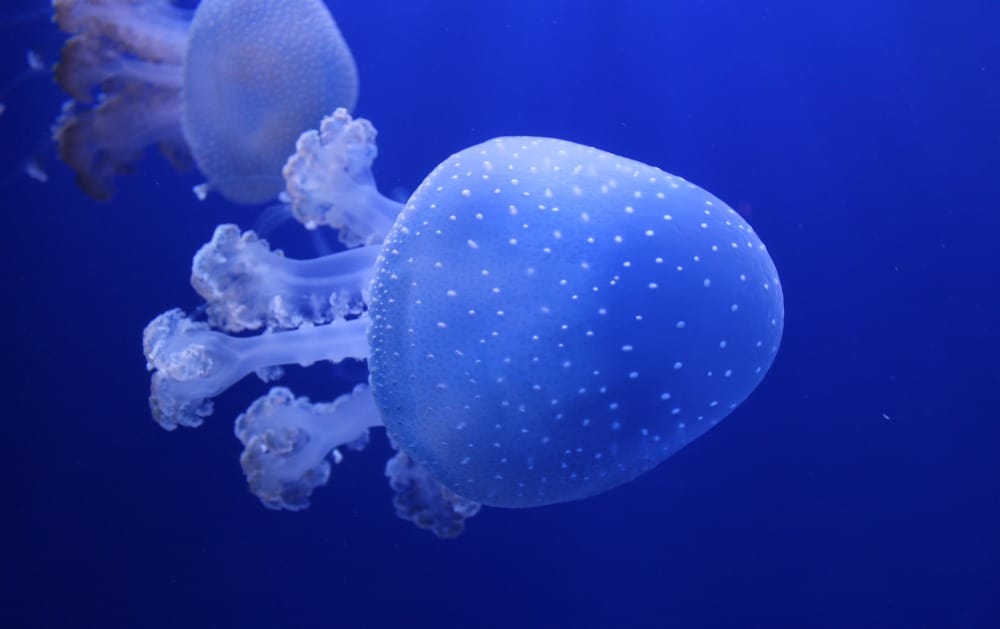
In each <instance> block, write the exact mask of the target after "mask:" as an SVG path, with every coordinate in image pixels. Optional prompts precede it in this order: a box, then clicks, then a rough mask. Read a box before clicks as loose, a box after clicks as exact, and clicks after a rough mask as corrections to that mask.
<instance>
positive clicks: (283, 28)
mask: <svg viewBox="0 0 1000 629" xmlns="http://www.w3.org/2000/svg"><path fill="white" fill-rule="evenodd" d="M54 7H55V21H56V23H57V24H58V25H59V26H60V28H61V29H62V30H64V31H65V32H67V33H69V34H70V35H71V37H70V39H69V40H68V41H67V43H66V45H65V47H64V49H63V52H62V55H61V58H60V60H59V63H58V64H57V65H56V68H55V76H56V80H57V81H58V83H59V84H60V86H61V87H62V88H63V89H64V90H65V91H66V92H67V93H68V94H69V95H70V96H71V97H72V99H73V100H71V101H69V102H68V103H67V104H66V105H65V107H64V109H63V113H62V116H61V117H60V119H59V120H58V121H57V123H56V125H55V127H54V137H55V140H56V141H57V143H58V145H59V152H60V156H61V158H62V159H63V161H65V162H66V163H67V164H69V166H70V167H71V168H73V170H74V171H75V172H76V174H77V181H78V182H79V183H80V185H81V187H82V188H83V189H84V190H85V191H86V192H87V193H88V194H90V195H91V196H93V197H95V198H98V199H106V198H108V197H109V196H110V195H111V194H112V191H113V186H114V178H115V176H116V175H117V174H119V173H121V172H126V171H128V170H129V169H130V168H131V167H132V164H133V163H134V162H135V161H136V160H137V159H138V157H139V156H140V155H141V153H142V152H143V150H144V149H145V148H146V147H148V146H153V145H158V146H159V147H160V149H161V150H162V152H163V153H164V154H165V155H166V156H167V158H168V159H169V160H170V161H171V162H172V163H173V164H174V165H176V166H178V167H184V166H186V165H188V164H190V162H191V158H192V157H193V161H194V163H195V164H196V165H197V167H198V169H199V170H200V171H201V173H202V174H203V175H204V176H205V177H206V178H207V180H208V181H207V186H206V188H205V189H208V190H215V191H218V192H219V193H221V194H222V195H223V196H224V197H226V198H227V199H229V200H231V201H234V202H237V203H260V202H265V201H268V200H269V199H271V198H273V197H274V196H276V195H277V194H278V193H279V192H280V190H281V188H282V185H283V182H282V179H281V176H280V171H281V166H282V164H284V162H285V159H286V158H287V157H288V154H289V153H291V152H292V151H293V150H294V144H295V140H296V138H298V136H299V135H300V134H301V133H302V132H303V131H305V130H306V129H309V128H310V127H312V126H313V125H314V124H315V121H316V120H317V119H319V118H320V117H321V116H323V115H324V114H326V113H327V112H330V111H332V110H333V109H334V108H336V107H346V108H351V107H353V106H354V103H355V101H356V99H357V92H358V77H357V70H356V67H355V64H354V59H353V57H352V56H351V52H350V50H349V49H348V47H347V44H346V43H345V42H344V39H343V37H342V36H341V34H340V31H339V29H338V28H337V25H336V23H335V22H334V20H333V18H332V17H331V15H330V13H329V11H328V10H327V8H326V6H325V5H324V4H323V2H322V0H296V1H295V2H275V1H274V0H202V2H201V3H200V4H199V5H198V6H197V8H196V9H195V10H194V11H193V12H191V11H187V10H183V9H180V8H178V7H176V6H174V5H173V4H172V3H171V2H170V1H169V0H54Z"/></svg>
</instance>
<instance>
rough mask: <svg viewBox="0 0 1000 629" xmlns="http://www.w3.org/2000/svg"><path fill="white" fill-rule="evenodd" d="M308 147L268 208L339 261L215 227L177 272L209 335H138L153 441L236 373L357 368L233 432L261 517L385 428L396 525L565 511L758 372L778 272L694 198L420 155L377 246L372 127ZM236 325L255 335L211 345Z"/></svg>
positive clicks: (517, 160)
mask: <svg viewBox="0 0 1000 629" xmlns="http://www.w3.org/2000/svg"><path fill="white" fill-rule="evenodd" d="M323 129H324V132H321V133H319V134H316V133H315V132H313V133H311V134H307V135H305V136H304V137H303V139H302V140H300V142H299V145H298V148H299V153H298V154H297V156H295V157H293V158H292V159H291V160H289V163H288V166H287V167H286V169H285V175H286V179H287V180H288V188H289V193H288V198H289V199H291V200H293V202H299V203H302V204H304V205H305V206H308V207H309V208H312V209H311V210H305V209H303V208H300V210H299V211H298V212H297V215H300V216H309V217H313V222H317V223H318V222H322V223H325V224H330V225H334V226H337V227H338V229H341V230H342V233H347V234H349V235H350V236H349V237H348V238H347V240H348V241H349V242H352V243H356V244H359V246H358V247H355V248H352V249H348V250H346V251H344V252H340V253H336V254H333V255H331V256H326V257H324V258H319V259H316V260H311V261H290V260H286V259H285V258H283V257H282V256H281V255H280V254H278V253H275V252H270V251H269V249H268V248H267V245H266V243H265V242H264V241H262V240H260V239H258V238H256V237H255V236H254V235H253V234H252V233H245V234H241V233H240V232H239V230H238V229H237V228H235V227H234V226H220V227H219V228H218V229H217V230H216V235H215V238H214V239H213V241H212V242H211V243H209V244H208V245H206V246H205V247H204V248H203V249H202V250H201V251H200V252H199V254H198V256H196V260H195V264H194V272H193V275H194V279H193V283H194V285H195V287H196V288H197V289H198V291H199V293H200V294H201V295H202V296H203V297H204V298H205V299H206V300H207V302H208V304H209V306H208V309H207V312H208V321H206V322H202V321H195V320H193V319H192V318H190V317H187V316H185V315H184V314H183V313H182V312H181V311H179V310H172V311H169V312H167V313H164V314H163V315H161V316H160V317H158V318H157V319H155V320H154V321H153V322H152V323H150V325H149V326H148V327H147V329H146V332H145V335H144V348H145V352H146V358H147V361H148V364H149V368H150V369H151V370H153V371H154V373H153V376H152V395H151V398H150V404H151V408H152V410H153V415H154V417H155V418H156V419H157V421H159V422H160V424H161V425H162V426H164V427H165V428H168V429H172V428H174V427H176V426H177V425H188V426H196V425H198V424H200V423H201V421H202V420H203V418H204V417H206V416H207V415H209V414H210V413H211V410H212V407H211V399H212V398H213V397H215V396H216V395H218V394H220V393H221V392H222V391H224V390H225V389H226V388H227V387H228V386H230V385H231V384H232V383H233V382H235V381H236V380H238V379H240V378H242V377H243V376H245V375H247V374H249V373H251V372H257V373H258V375H260V376H261V377H262V378H264V379H265V380H269V379H273V378H275V377H278V376H279V375H280V371H275V367H280V365H283V364H293V363H297V364H302V365H308V364H311V363H314V362H317V361H320V360H329V361H340V360H345V359H355V360H367V361H368V367H369V370H370V374H369V383H368V384H361V385H359V386H358V387H356V388H355V389H354V390H353V391H352V392H351V393H349V394H346V395H345V396H341V398H338V400H337V401H335V402H333V404H332V405H329V404H327V405H310V404H309V403H308V402H307V401H306V400H304V399H299V400H296V399H294V397H293V396H292V395H291V393H290V392H288V391H287V389H273V390H272V392H271V394H269V396H265V398H262V399H263V400H265V401H263V402H262V401H260V400H258V401H257V402H255V403H254V405H252V406H251V409H250V410H249V411H248V412H247V413H246V414H245V415H244V416H242V417H241V418H240V419H239V420H238V421H237V434H238V436H239V438H240V440H241V441H242V442H243V443H244V446H245V450H244V454H243V457H242V459H241V462H242V464H243V470H244V473H245V474H246V476H247V478H248V480H249V482H250V486H251V490H252V491H253V492H254V493H255V494H257V495H258V497H260V498H261V500H262V501H263V502H264V504H266V505H268V506H271V507H284V508H290V509H298V508H302V507H304V506H306V505H307V504H308V496H309V495H310V493H311V491H312V489H313V488H315V487H316V486H318V485H321V484H323V483H324V482H326V480H327V479H328V477H329V470H330V466H329V463H328V460H329V458H333V460H334V461H335V462H339V460H340V458H341V455H340V452H339V450H338V447H339V446H350V447H357V446H358V445H360V444H361V443H363V442H364V441H365V439H366V437H367V433H368V430H369V429H370V428H372V427H377V426H385V428H386V430H387V433H388V435H389V436H390V439H391V441H392V443H393V444H394V446H396V447H397V448H398V449H399V452H398V454H397V455H396V457H394V458H393V459H392V460H391V461H390V463H389V465H388V466H387V468H386V471H387V474H388V475H389V477H390V484H391V485H392V487H393V489H394V491H395V492H396V499H395V503H396V509H397V513H398V514H399V515H400V516H401V517H404V518H407V519H411V520H413V521H414V522H416V523H417V524H418V525H420V526H423V527H425V528H430V529H431V530H433V531H434V532H435V533H437V534H438V535H442V536H453V535H457V534H458V533H459V532H461V530H462V525H463V521H464V519H466V518H467V517H470V516H471V515H473V514H474V513H475V512H476V511H477V510H478V508H479V504H486V505H492V506H500V507H531V506H539V505H544V504H551V503H557V502H564V501H568V500H576V499H580V498H584V497H587V496H592V495H595V494H597V493H600V492H603V491H606V490H608V489H611V488H613V487H616V486H618V485H620V484H622V483H625V482H627V481H629V480H631V479H633V478H635V477H636V476H638V475H640V474H642V473H643V472H645V471H647V470H649V469H651V468H653V467H655V466H656V465H657V464H659V463H660V462H662V461H663V460H665V459H666V458H667V457H669V456H670V455H672V454H673V453H674V452H677V451H678V450H679V449H680V448H682V447H683V446H684V445H686V444H687V443H689V442H690V441H691V440H693V439H695V438H697V437H698V436H700V435H701V434H703V433H704V432H705V431H707V430H708V429H709V428H710V427H711V426H714V425H715V424H717V423H718V422H719V421H720V420H721V419H723V418H724V417H725V416H726V415H728V414H729V413H730V412H732V410H733V409H735V408H736V407H737V406H738V405H739V404H740V403H741V402H742V401H743V400H745V399H746V398H747V397H748V396H749V395H750V393H751V392H752V391H753V390H754V388H756V386H757V385H758V384H759V383H760V382H761V380H762V379H763V377H764V374H765V373H766V371H767V369H768V368H769V367H770V365H771V363H772V361H773V359H774V356H775V353H776V352H777V348H778V345H779V342H780V338H781V332H782V326H783V316H784V315H783V300H782V293H781V287H780V284H779V282H778V277H777V272H776V270H775V268H774V265H773V263H772V261H771V258H770V256H769V255H768V253H767V251H766V250H765V248H764V246H763V244H762V243H761V241H760V239H759V238H758V237H757V235H756V234H755V233H754V232H753V230H752V229H751V228H750V226H749V225H748V224H747V223H746V222H745V221H744V220H743V219H742V218H741V217H740V216H739V215H737V214H736V213H735V212H734V211H733V210H732V209H730V208H729V207H728V206H726V205H725V203H723V202H722V201H720V200H719V199H717V198H716V197H714V196H712V195H711V194H709V193H708V192H706V191H704V190H703V189H701V188H699V187H698V186H695V185H694V184H691V183H688V182H687V181H685V180H684V179H682V178H680V177H676V176H673V175H670V174H668V173H665V172H663V171H662V170H659V169H656V168H653V167H651V166H647V165H645V164H642V163H639V162H636V161H633V160H630V159H627V158H623V157H619V156H616V155H612V154H610V153H605V152H603V151H599V150H597V149H594V148H590V147H586V146H582V145H579V144H574V143H571V142H566V141H563V140H556V139H551V138H534V137H508V138H498V139H494V140H490V141H488V142H485V143H483V144H480V145H477V146H473V147H470V148H468V149H465V150H464V151H461V152H459V153H456V154H455V155H452V156H451V157H449V158H448V159H446V160H445V161H443V162H442V163H441V164H440V165H439V166H438V167H437V168H436V169H435V170H434V171H433V172H431V173H430V174H429V175H428V176H427V178H426V179H425V180H424V182H423V183H422V184H421V185H420V186H419V188H418V189H417V190H416V192H414V194H413V195H412V196H411V197H410V199H409V201H408V202H407V203H406V205H405V207H404V208H403V209H402V211H401V212H400V213H399V215H398V217H397V219H396V221H395V223H394V224H393V226H392V227H391V228H387V227H386V226H385V220H384V218H385V213H386V212H387V211H388V210H389V208H390V207H391V206H390V205H389V202H387V201H385V200H384V199H381V198H380V197H378V196H377V191H376V190H375V186H374V183H373V181H372V179H371V177H370V165H371V160H372V159H374V156H375V145H374V130H373V129H372V128H371V126H370V125H369V124H368V123H367V122H366V121H360V120H354V121H352V120H351V119H350V117H349V116H348V114H347V113H346V112H345V111H343V110H340V111H338V112H337V113H336V114H334V116H333V117H331V118H329V119H327V120H326V121H324V125H323ZM359 156H364V158H361V157H359ZM345 164H349V165H350V166H349V167H348V168H346V169H345V168H344V165H345ZM317 182H321V183H317ZM359 182H360V183H359ZM310 184H315V185H310ZM305 189H308V190H311V191H312V192H311V193H310V194H308V195H303V194H302V190H305ZM320 197H322V200H319V199H320ZM306 199H308V200H310V202H309V203H306ZM347 200H350V201H351V202H350V203H348V202H347ZM368 217H371V221H370V222H368V223H366V222H365V219H366V218H368ZM306 222H309V220H307V221H306ZM254 329H265V330H266V331H265V333H263V334H260V335H258V336H252V337H247V336H240V337H235V336H230V335H228V334H226V333H225V332H237V331H245V330H254ZM265 416H266V419H260V418H261V417H265Z"/></svg>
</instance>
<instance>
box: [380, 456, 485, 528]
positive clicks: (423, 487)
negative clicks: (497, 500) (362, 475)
mask: <svg viewBox="0 0 1000 629" xmlns="http://www.w3.org/2000/svg"><path fill="white" fill-rule="evenodd" d="M385 475H386V477H388V479H389V486H390V487H392V491H393V492H394V496H393V499H392V504H393V506H394V507H395V508H396V515H397V516H399V517H400V518H401V519H403V520H409V521H410V522H413V523H414V524H415V525H416V526H417V527H419V528H422V529H425V530H428V531H431V532H432V533H434V534H435V535H437V536H438V537H443V538H452V537H458V536H459V535H461V534H462V531H463V530H465V521H466V520H468V519H469V518H471V517H472V516H474V515H476V514H477V513H479V509H480V507H481V505H480V504H479V503H478V502H475V501H473V500H469V499H467V498H463V497H461V496H459V495H458V494H456V493H455V492H453V491H452V490H450V489H448V488H447V487H445V486H444V485H442V484H441V483H440V482H439V481H438V480H437V479H436V478H434V476H433V475H431V473H430V471H428V470H427V468H425V467H423V466H422V465H420V464H419V463H417V462H416V461H414V460H413V459H412V458H411V457H410V456H409V455H408V454H406V453H405V452H403V451H402V450H400V451H399V452H397V453H396V456H394V457H392V458H391V459H389V461H388V463H386V466H385Z"/></svg>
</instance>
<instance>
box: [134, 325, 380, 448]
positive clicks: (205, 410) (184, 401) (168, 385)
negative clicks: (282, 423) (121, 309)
mask: <svg viewBox="0 0 1000 629" xmlns="http://www.w3.org/2000/svg"><path fill="white" fill-rule="evenodd" d="M367 326H368V321H367V318H366V317H358V318H356V319H352V320H350V321H346V320H343V319H339V320H336V321H333V322H331V323H328V324H326V325H320V326H313V325H305V326H303V327H301V328H299V329H297V330H292V331H286V332H275V333H270V334H262V335H259V336H253V337H232V336H228V335H226V334H222V333H220V332H215V331H212V330H211V329H210V328H209V326H208V324H206V323H204V322H200V321H193V320H192V319H190V318H189V317H187V316H186V315H185V314H184V313H183V311H181V310H179V309H173V310H169V311H167V312H165V313H163V314H161V315H160V316H158V317H156V318H155V319H153V321H151V322H150V323H149V325H148V326H146V329H145V331H144V332H143V350H144V352H145V354H146V361H147V368H148V369H149V370H150V371H153V372H154V373H153V376H152V378H151V394H150V398H149V404H150V409H151V410H152V412H153V417H154V419H156V421H157V422H158V423H159V424H160V425H161V426H163V427H164V428H166V429H167V430H173V429H174V428H176V427H177V426H192V427H193V426H198V425H200V424H201V423H202V421H203V419H204V418H205V417H207V416H208V415H211V413H212V403H211V399H212V398H214V397H216V396H217V395H219V394H220V393H222V392H223V391H225V390H226V389H228V388H229V387H230V386H232V385H233V384H235V383H236V382H237V381H239V380H241V379H242V378H243V377H245V376H246V375H248V374H249V373H251V372H255V371H256V372H259V373H268V372H269V368H271V367H274V366H278V365H290V364H299V365H303V366H308V365H311V364H313V363H315V362H318V361H321V360H328V361H330V362H339V361H341V360H344V359H346V358H355V359H363V358H366V357H367V355H368V345H367V342H366V339H365V332H366V329H367Z"/></svg>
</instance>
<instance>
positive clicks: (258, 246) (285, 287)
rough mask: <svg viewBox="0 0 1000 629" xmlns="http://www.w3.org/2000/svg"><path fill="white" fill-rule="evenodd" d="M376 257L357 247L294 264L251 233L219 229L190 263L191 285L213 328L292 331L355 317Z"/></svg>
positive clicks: (368, 249)
mask: <svg viewBox="0 0 1000 629" xmlns="http://www.w3.org/2000/svg"><path fill="white" fill-rule="evenodd" d="M377 256H378V247H359V248H356V249H349V250H347V251H341V252H338V253H334V254H330V255H326V256H321V257H319V258H314V259H311V260H296V259H291V258H286V257H284V254H283V253H282V252H281V251H280V250H274V251H272V250H271V249H270V248H269V246H268V243H267V241H266V240H264V239H261V238H258V237H257V235H256V233H254V232H253V231H247V232H243V233H241V232H240V230H239V228H238V227H236V226H235V225H219V226H218V227H216V229H215V233H214V234H213V236H212V240H211V241H210V242H209V243H207V244H206V245H204V246H203V247H202V248H201V249H200V250H199V251H198V253H197V254H196V255H195V257H194V263H193V265H192V268H191V284H192V285H193V286H194V288H195V290H196V291H197V292H198V294H199V295H201V297H202V298H204V299H205V301H206V302H207V303H208V317H209V321H210V323H211V324H212V326H213V327H215V328H219V329H222V330H226V331H228V332H240V331H244V330H257V329H260V328H261V327H265V326H266V327H268V328H272V329H275V328H282V329H289V328H298V327H300V326H302V325H303V324H305V323H314V324H321V323H328V322H330V321H333V320H334V319H340V318H344V317H347V316H355V315H359V314H361V313H362V312H363V311H364V307H365V300H364V294H363V293H364V291H365V290H366V289H367V286H368V283H369V282H370V280H371V275H372V270H373V269H374V265H375V259H376V257H377Z"/></svg>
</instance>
